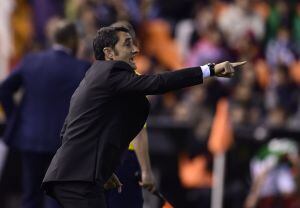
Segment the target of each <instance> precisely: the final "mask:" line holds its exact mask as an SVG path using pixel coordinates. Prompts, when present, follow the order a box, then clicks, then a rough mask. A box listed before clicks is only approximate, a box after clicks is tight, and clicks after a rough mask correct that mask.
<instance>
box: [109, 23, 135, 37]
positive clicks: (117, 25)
mask: <svg viewBox="0 0 300 208" xmlns="http://www.w3.org/2000/svg"><path fill="white" fill-rule="evenodd" d="M110 27H125V28H126V29H127V30H128V31H129V33H130V35H131V37H132V38H135V36H136V35H135V31H134V29H133V26H132V24H130V23H129V22H127V21H125V20H121V21H117V22H115V23H113V24H111V25H110Z"/></svg>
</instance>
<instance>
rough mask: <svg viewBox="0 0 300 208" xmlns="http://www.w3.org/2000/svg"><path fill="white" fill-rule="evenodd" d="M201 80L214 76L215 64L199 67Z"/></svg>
mask: <svg viewBox="0 0 300 208" xmlns="http://www.w3.org/2000/svg"><path fill="white" fill-rule="evenodd" d="M201 70H202V75H203V78H206V77H212V76H214V75H215V64H211V63H209V64H205V65H203V66H201Z"/></svg>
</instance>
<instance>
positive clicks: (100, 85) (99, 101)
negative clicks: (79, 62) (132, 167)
mask: <svg viewBox="0 0 300 208" xmlns="http://www.w3.org/2000/svg"><path fill="white" fill-rule="evenodd" d="M93 46H94V52H95V58H96V61H95V62H94V64H93V65H92V66H91V68H90V69H89V70H88V72H87V73H86V75H85V78H84V79H83V80H82V82H81V83H80V85H79V87H78V88H77V90H76V91H75V93H74V94H73V96H72V99H71V104H70V109H69V114H68V116H67V118H66V120H65V123H64V127H63V130H62V132H61V136H62V146H61V147H60V148H59V149H58V151H57V152H56V154H55V156H54V158H53V159H52V162H51V164H50V166H49V168H48V171H47V173H46V175H45V178H44V180H43V187H44V188H45V190H46V192H47V193H48V194H49V195H51V196H52V197H54V198H55V199H56V200H57V201H58V202H59V203H60V204H61V205H62V206H63V207H65V208H69V207H70V208H71V207H72V208H74V207H91V208H94V207H95V208H96V207H97V208H99V207H106V205H105V199H104V189H109V188H119V189H121V186H122V184H121V183H120V181H119V180H118V179H117V177H116V176H115V175H114V174H113V171H114V169H115V168H116V166H117V165H118V163H119V160H120V157H121V154H122V152H123V151H124V150H126V149H127V148H128V145H129V143H130V141H131V140H132V139H133V138H134V137H135V136H136V135H137V134H138V133H139V132H140V130H141V129H142V128H143V126H144V124H145V121H146V119H147V116H148V113H149V102H148V100H147V99H146V97H145V95H149V94H161V93H165V92H168V91H171V90H176V89H181V88H184V87H188V86H193V85H197V84H201V83H202V81H203V78H204V77H208V76H211V75H217V76H222V77H231V76H232V75H233V74H234V67H235V66H238V65H241V64H243V62H242V63H229V62H223V63H220V64H216V65H205V66H203V67H200V66H198V67H193V68H187V69H182V70H178V71H175V72H168V73H164V74H158V75H148V76H147V75H141V76H139V75H137V74H136V73H135V72H134V70H135V68H136V65H135V62H134V56H135V55H136V54H137V53H138V52H139V51H138V48H137V46H136V45H135V44H134V43H133V39H132V37H131V35H130V33H129V31H128V29H126V28H124V27H104V28H102V29H100V30H99V31H98V32H97V36H96V38H95V39H94V43H93Z"/></svg>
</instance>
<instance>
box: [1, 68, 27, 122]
mask: <svg viewBox="0 0 300 208" xmlns="http://www.w3.org/2000/svg"><path fill="white" fill-rule="evenodd" d="M21 71H22V70H21V69H20V68H17V69H15V70H14V71H13V72H12V73H11V74H10V75H9V76H8V77H7V78H6V79H5V80H4V81H3V82H2V83H1V84H0V101H1V104H2V106H3V108H4V111H5V114H6V116H7V117H9V116H10V114H11V113H12V111H13V109H14V107H15V105H14V101H13V95H14V93H15V92H16V91H17V90H18V89H19V88H20V87H21V85H22V76H21Z"/></svg>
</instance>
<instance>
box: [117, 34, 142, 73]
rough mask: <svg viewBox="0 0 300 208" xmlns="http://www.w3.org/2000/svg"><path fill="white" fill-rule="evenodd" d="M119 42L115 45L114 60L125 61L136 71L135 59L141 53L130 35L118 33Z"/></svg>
mask: <svg viewBox="0 0 300 208" xmlns="http://www.w3.org/2000/svg"><path fill="white" fill-rule="evenodd" d="M118 37H119V41H118V42H117V44H116V45H115V48H114V52H113V60H117V61H125V62H126V63H128V64H129V65H130V66H131V67H132V68H133V69H136V64H135V62H134V57H135V56H136V55H137V53H138V52H139V49H138V47H137V46H136V45H135V44H134V42H133V39H132V37H131V35H130V34H129V33H126V32H118Z"/></svg>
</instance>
